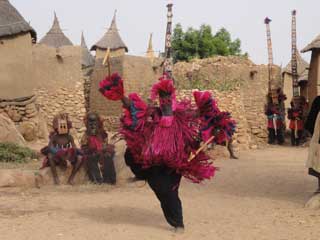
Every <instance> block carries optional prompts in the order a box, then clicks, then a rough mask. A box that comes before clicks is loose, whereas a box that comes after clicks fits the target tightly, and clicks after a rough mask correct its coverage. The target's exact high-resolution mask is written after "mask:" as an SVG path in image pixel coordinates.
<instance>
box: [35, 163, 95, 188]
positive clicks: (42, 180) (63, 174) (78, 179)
mask: <svg viewBox="0 0 320 240" xmlns="http://www.w3.org/2000/svg"><path fill="white" fill-rule="evenodd" d="M71 171H72V167H71V166H68V168H67V169H65V170H63V169H61V168H60V167H57V173H58V177H59V180H60V183H61V184H67V182H68V178H69V176H70V174H71ZM88 181H89V178H88V176H87V174H86V171H85V169H84V168H83V167H82V168H80V170H79V172H78V173H77V175H76V176H75V178H74V183H75V185H81V184H85V183H88ZM35 183H36V186H37V187H41V186H45V185H54V182H53V177H52V173H51V169H50V167H47V168H44V169H41V170H39V171H37V172H36V173H35Z"/></svg>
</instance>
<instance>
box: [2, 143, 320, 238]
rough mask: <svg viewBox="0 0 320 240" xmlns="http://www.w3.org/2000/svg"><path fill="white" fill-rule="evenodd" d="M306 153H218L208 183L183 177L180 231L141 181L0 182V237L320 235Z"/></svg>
mask: <svg viewBox="0 0 320 240" xmlns="http://www.w3.org/2000/svg"><path fill="white" fill-rule="evenodd" d="M306 155H307V149H306V148H291V147H271V148H268V149H265V150H256V151H251V152H246V153H242V154H241V158H240V159H239V160H217V161H216V165H217V166H219V167H221V170H220V172H218V173H217V175H216V177H215V178H214V179H213V180H212V181H210V182H207V183H204V184H201V185H196V184H192V183H190V182H188V181H183V182H182V184H181V199H182V202H183V209H184V219H185V225H186V229H185V232H184V233H175V232H174V231H172V229H171V228H170V227H169V226H168V225H167V223H166V221H165V219H164V217H163V215H162V211H161V209H160V206H159V202H158V201H157V199H156V197H155V196H154V194H153V192H151V190H150V189H149V187H148V186H142V183H130V184H129V183H125V182H123V181H122V183H120V184H119V185H118V186H116V187H109V186H100V187H98V186H92V185H86V186H75V187H69V186H61V187H58V188H56V187H45V188H41V189H9V188H8V189H0V239H1V240H9V239H10V240H15V239H19V240H28V239H30V240H31V239H32V240H51V239H55V240H56V239H64V240H69V239H70V240H71V239H75V240H82V239H117V240H125V239H130V240H131V239H133V240H135V239H142V240H144V239H146V240H150V239H161V240H163V239H184V240H186V239H196V240H202V239H210V240H212V239H217V240H224V239H230V240H237V239H244V240H251V239H259V240H263V239H268V240H270V239H279V240H280V239H281V240H284V239H288V240H291V239H299V240H301V239H308V240H312V239H319V236H320V227H319V226H320V210H319V211H314V210H310V209H306V208H304V204H305V202H306V201H307V200H308V198H309V197H310V196H311V195H312V191H314V190H315V188H316V181H315V179H313V178H312V177H309V176H308V175H307V173H306V169H305V168H304V162H305V159H306Z"/></svg>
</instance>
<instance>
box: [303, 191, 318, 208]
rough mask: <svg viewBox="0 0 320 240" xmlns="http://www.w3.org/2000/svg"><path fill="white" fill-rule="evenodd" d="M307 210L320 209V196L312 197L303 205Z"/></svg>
mask: <svg viewBox="0 0 320 240" xmlns="http://www.w3.org/2000/svg"><path fill="white" fill-rule="evenodd" d="M305 207H306V208H309V209H319V208H320V194H316V195H313V196H312V197H311V198H310V199H309V201H308V202H307V203H306V205H305Z"/></svg>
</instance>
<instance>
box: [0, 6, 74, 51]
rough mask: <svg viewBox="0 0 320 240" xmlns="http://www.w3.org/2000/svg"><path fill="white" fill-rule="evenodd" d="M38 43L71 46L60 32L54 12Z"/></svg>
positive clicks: (56, 46) (55, 46) (57, 46)
mask: <svg viewBox="0 0 320 240" xmlns="http://www.w3.org/2000/svg"><path fill="white" fill-rule="evenodd" d="M0 1H1V0H0ZM39 43H40V44H44V45H47V46H50V47H54V48H59V47H62V46H73V44H72V42H71V41H70V40H69V39H68V38H67V37H66V35H64V33H63V32H62V30H61V27H60V23H59V20H58V18H57V15H56V13H54V20H53V25H52V27H51V29H50V30H49V32H48V33H47V34H46V35H45V36H44V37H43V38H42V39H41V40H40V42H39Z"/></svg>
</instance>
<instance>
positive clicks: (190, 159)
mask: <svg viewBox="0 0 320 240" xmlns="http://www.w3.org/2000/svg"><path fill="white" fill-rule="evenodd" d="M213 139H214V136H211V138H209V139H208V141H206V142H205V143H204V144H203V145H202V146H201V147H200V148H199V149H198V150H197V151H196V153H195V154H193V153H191V154H190V157H189V158H188V162H191V161H192V160H193V159H194V158H195V157H196V156H197V155H198V154H199V153H200V152H201V151H202V150H203V149H205V148H206V147H207V146H208V145H209V143H210V142H211V141H212V140H213Z"/></svg>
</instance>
